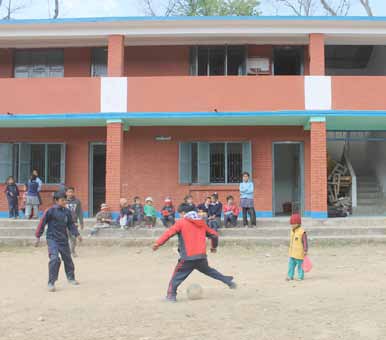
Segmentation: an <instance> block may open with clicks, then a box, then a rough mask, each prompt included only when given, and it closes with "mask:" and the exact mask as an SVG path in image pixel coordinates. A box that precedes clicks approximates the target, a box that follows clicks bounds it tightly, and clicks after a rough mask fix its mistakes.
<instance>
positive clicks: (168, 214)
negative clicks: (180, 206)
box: [161, 197, 176, 228]
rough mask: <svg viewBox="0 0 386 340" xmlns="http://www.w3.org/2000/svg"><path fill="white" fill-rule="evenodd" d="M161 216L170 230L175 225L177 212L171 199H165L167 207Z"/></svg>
mask: <svg viewBox="0 0 386 340" xmlns="http://www.w3.org/2000/svg"><path fill="white" fill-rule="evenodd" d="M161 215H162V217H161V221H162V223H163V225H164V227H165V228H169V227H171V226H172V225H173V224H174V222H175V215H176V210H175V209H174V206H173V203H172V200H171V199H170V198H169V197H167V198H166V199H165V205H164V207H163V208H162V210H161Z"/></svg>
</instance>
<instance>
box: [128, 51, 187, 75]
mask: <svg viewBox="0 0 386 340" xmlns="http://www.w3.org/2000/svg"><path fill="white" fill-rule="evenodd" d="M125 60H126V66H125V67H126V68H125V75H126V76H128V77H130V76H138V77H143V76H153V77H157V76H187V75H189V63H190V62H189V46H130V47H126V48H125Z"/></svg>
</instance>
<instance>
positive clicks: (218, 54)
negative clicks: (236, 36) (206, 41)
mask: <svg viewBox="0 0 386 340" xmlns="http://www.w3.org/2000/svg"><path fill="white" fill-rule="evenodd" d="M190 59H191V74H192V75H194V76H224V75H235V76H236V75H244V74H245V73H246V47H245V46H195V47H192V48H191V51H190Z"/></svg>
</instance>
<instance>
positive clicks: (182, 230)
mask: <svg viewBox="0 0 386 340" xmlns="http://www.w3.org/2000/svg"><path fill="white" fill-rule="evenodd" d="M178 212H179V213H180V214H181V215H182V216H183V218H182V219H180V220H178V221H177V222H176V223H175V224H174V226H173V227H171V228H170V229H169V230H167V231H166V232H165V233H164V234H163V235H162V236H161V237H160V238H159V239H158V240H157V241H156V242H155V243H154V245H153V250H154V251H156V250H157V249H158V248H159V247H160V246H162V245H163V244H164V243H166V241H168V240H169V239H170V238H171V237H172V236H174V235H175V234H178V240H179V252H180V259H179V260H178V263H177V266H176V269H175V270H174V273H173V275H172V278H171V280H170V283H169V287H168V291H167V297H166V298H167V300H168V301H172V302H175V301H177V299H176V296H177V288H178V286H179V285H180V284H181V283H182V282H184V280H185V279H186V278H187V277H188V276H189V275H190V273H191V272H192V271H193V270H195V269H197V270H198V271H200V272H201V273H203V274H205V275H208V276H210V277H211V278H213V279H215V280H219V281H221V282H223V283H225V284H226V285H227V286H228V287H229V288H231V289H236V287H237V285H236V283H235V282H234V281H233V276H225V275H223V274H221V273H219V272H218V271H217V270H216V269H213V268H211V267H209V264H208V259H207V256H206V238H207V237H208V238H210V239H211V240H212V247H211V252H213V253H214V252H216V248H217V245H218V234H217V232H215V231H214V230H212V229H210V228H209V227H208V226H207V224H206V223H205V221H204V220H202V219H201V218H200V217H199V216H198V214H197V213H196V212H195V211H191V212H188V213H186V214H184V213H183V211H180V209H179V211H178Z"/></svg>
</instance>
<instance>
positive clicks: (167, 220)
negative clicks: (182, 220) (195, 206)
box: [161, 215, 175, 228]
mask: <svg viewBox="0 0 386 340" xmlns="http://www.w3.org/2000/svg"><path fill="white" fill-rule="evenodd" d="M161 221H162V224H163V225H164V227H165V228H169V227H170V226H172V225H173V224H174V222H175V219H174V216H171V215H169V216H162V217H161Z"/></svg>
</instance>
